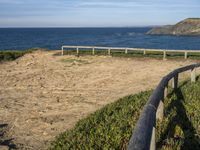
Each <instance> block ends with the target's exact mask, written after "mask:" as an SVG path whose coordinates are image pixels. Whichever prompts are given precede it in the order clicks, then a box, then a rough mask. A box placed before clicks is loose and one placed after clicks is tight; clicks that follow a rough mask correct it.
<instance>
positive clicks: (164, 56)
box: [163, 50, 167, 60]
mask: <svg viewBox="0 0 200 150" xmlns="http://www.w3.org/2000/svg"><path fill="white" fill-rule="evenodd" d="M166 56H167V55H166V51H165V50H164V51H163V60H166Z"/></svg>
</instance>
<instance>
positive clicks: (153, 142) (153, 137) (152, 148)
mask: <svg viewBox="0 0 200 150" xmlns="http://www.w3.org/2000/svg"><path fill="white" fill-rule="evenodd" d="M150 150H156V128H155V127H153V129H152V135H151V145H150Z"/></svg>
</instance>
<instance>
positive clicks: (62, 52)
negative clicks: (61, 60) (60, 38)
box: [61, 46, 64, 56]
mask: <svg viewBox="0 0 200 150" xmlns="http://www.w3.org/2000/svg"><path fill="white" fill-rule="evenodd" d="M61 55H62V56H63V55H64V48H63V46H62V51H61Z"/></svg>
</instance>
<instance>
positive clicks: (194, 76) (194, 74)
mask: <svg viewBox="0 0 200 150" xmlns="http://www.w3.org/2000/svg"><path fill="white" fill-rule="evenodd" d="M191 82H196V68H194V69H192V70H191Z"/></svg>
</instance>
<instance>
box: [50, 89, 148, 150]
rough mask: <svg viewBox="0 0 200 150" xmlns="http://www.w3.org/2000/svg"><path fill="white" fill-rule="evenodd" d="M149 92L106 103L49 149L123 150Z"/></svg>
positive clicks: (63, 134) (58, 139)
mask: <svg viewBox="0 0 200 150" xmlns="http://www.w3.org/2000/svg"><path fill="white" fill-rule="evenodd" d="M150 93H151V92H150V91H148V92H142V93H139V94H136V95H130V96H127V97H124V98H122V99H120V100H118V101H117V102H115V103H112V104H109V105H107V106H105V107H104V108H102V109H100V110H98V111H96V112H95V113H94V114H92V115H90V116H88V117H87V118H85V119H83V120H80V121H79V122H78V123H77V124H76V126H75V127H74V128H73V129H72V130H69V131H66V132H65V133H62V134H61V135H60V136H59V137H58V138H57V139H56V141H55V142H54V143H53V146H52V148H51V149H52V150H65V149H66V150H67V149H72V150H80V149H81V150H84V149H85V150H86V149H95V150H96V149H126V148H127V145H128V142H129V139H130V137H131V135H132V130H133V128H134V127H135V124H136V122H137V120H138V118H139V114H140V111H141V109H142V107H143V106H144V104H145V103H146V101H147V99H148V97H149V96H150Z"/></svg>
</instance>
